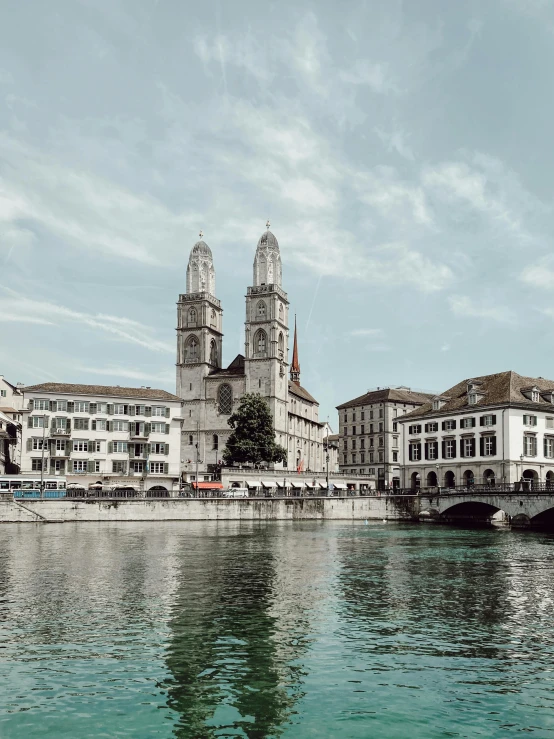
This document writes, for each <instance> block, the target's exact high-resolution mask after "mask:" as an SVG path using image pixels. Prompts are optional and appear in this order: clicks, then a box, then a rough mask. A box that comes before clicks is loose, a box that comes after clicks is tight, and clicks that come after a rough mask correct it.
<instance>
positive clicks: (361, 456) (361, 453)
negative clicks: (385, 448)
mask: <svg viewBox="0 0 554 739" xmlns="http://www.w3.org/2000/svg"><path fill="white" fill-rule="evenodd" d="M360 464H365V454H364V453H363V452H360Z"/></svg>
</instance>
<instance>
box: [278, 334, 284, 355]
mask: <svg viewBox="0 0 554 739" xmlns="http://www.w3.org/2000/svg"><path fill="white" fill-rule="evenodd" d="M279 351H280V352H281V357H282V356H283V354H284V351H285V339H284V336H283V332H281V333H280V334H279Z"/></svg>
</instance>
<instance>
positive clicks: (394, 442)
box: [392, 436, 398, 447]
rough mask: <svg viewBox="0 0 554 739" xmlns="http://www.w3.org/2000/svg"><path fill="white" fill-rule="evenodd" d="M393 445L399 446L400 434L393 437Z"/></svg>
mask: <svg viewBox="0 0 554 739" xmlns="http://www.w3.org/2000/svg"><path fill="white" fill-rule="evenodd" d="M392 445H393V446H395V447H397V446H398V436H393V437H392Z"/></svg>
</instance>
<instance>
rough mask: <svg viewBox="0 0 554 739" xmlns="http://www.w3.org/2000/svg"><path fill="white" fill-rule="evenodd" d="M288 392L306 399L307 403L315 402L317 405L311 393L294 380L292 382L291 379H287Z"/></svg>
mask: <svg viewBox="0 0 554 739" xmlns="http://www.w3.org/2000/svg"><path fill="white" fill-rule="evenodd" d="M289 393H290V394H291V395H296V396H297V397H299V398H302V400H307V401H308V402H309V403H315V404H316V405H319V403H318V402H317V400H316V399H315V398H314V397H313V395H310V393H309V392H308V391H307V390H306V389H305V388H303V387H302V385H297V384H296V382H293V381H292V380H289Z"/></svg>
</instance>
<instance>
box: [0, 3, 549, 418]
mask: <svg viewBox="0 0 554 739" xmlns="http://www.w3.org/2000/svg"><path fill="white" fill-rule="evenodd" d="M553 69H554V2H552V0H487V2H483V0H477V1H476V2H472V0H458V1H457V2H445V1H444V0H414V1H413V2H412V1H411V0H410V1H409V2H408V1H407V0H405V2H401V1H399V0H366V1H365V2H363V1H362V2H358V1H355V0H346V2H343V3H340V4H339V3H337V2H335V1H332V2H331V1H328V0H318V2H305V1H303V0H295V2H288V1H287V0H280V1H279V2H263V1H260V0H256V1H255V2H254V1H253V0H252V1H249V0H234V2H230V1H229V0H228V1H227V2H225V1H224V0H220V1H219V2H216V1H212V0H206V2H202V3H198V2H191V0H51V1H50V2H44V0H25V2H19V3H16V2H4V3H2V6H1V8H0V358H1V362H0V374H4V375H5V376H6V377H7V378H8V379H10V380H11V381H13V382H17V381H22V382H25V383H33V382H39V381H47V380H58V381H66V382H95V383H100V384H120V385H125V384H130V385H151V386H158V387H163V388H166V389H168V390H174V386H175V383H174V374H175V370H174V362H175V335H174V334H175V323H176V307H175V301H176V299H177V296H178V294H179V292H183V291H184V289H185V273H186V264H187V259H188V254H189V251H190V248H191V246H192V245H193V243H194V242H195V241H196V240H197V238H198V232H199V230H200V229H203V230H204V234H205V237H204V238H205V240H206V241H207V243H208V244H209V245H210V246H211V248H212V251H213V253H214V259H215V266H216V274H217V278H216V279H217V294H218V297H219V298H220V299H221V300H222V303H223V307H224V311H225V313H224V331H225V339H224V362H226V363H227V362H230V361H231V360H232V359H233V357H234V356H235V355H236V354H237V353H238V352H239V351H242V343H241V342H242V336H243V321H244V298H243V296H244V293H245V288H246V286H247V285H249V284H250V283H251V280H252V260H253V256H254V250H255V246H256V243H257V239H258V237H259V235H260V234H261V233H262V231H263V230H264V224H265V221H266V219H267V218H268V217H269V218H270V220H271V223H272V230H273V232H274V233H275V235H276V236H277V238H278V240H279V243H280V246H281V253H282V258H283V280H284V288H285V290H287V291H288V294H289V298H290V301H291V304H292V311H293V312H296V313H297V314H298V327H299V334H300V359H301V366H302V382H303V384H304V385H305V386H306V387H307V388H308V389H309V390H310V392H312V393H313V394H314V395H315V396H316V397H318V398H319V399H320V401H321V405H322V410H321V415H322V417H325V416H326V415H327V414H330V417H331V420H332V421H333V419H334V418H335V414H334V406H335V405H337V404H338V403H341V402H344V401H346V400H348V399H349V398H352V397H354V396H356V395H359V394H361V393H363V392H365V391H366V389H368V388H370V387H375V386H378V385H388V384H406V385H410V386H412V387H415V388H422V389H429V390H437V391H441V390H444V389H446V388H448V387H449V386H451V385H452V384H454V383H456V382H458V381H459V380H461V379H463V378H465V377H470V376H472V375H480V374H485V373H489V372H496V371H501V370H505V369H514V370H516V371H518V372H520V373H521V374H526V375H534V376H539V375H541V376H545V377H549V378H554V368H553V367H552V365H551V362H552V360H553V359H554V348H553V347H554V301H553V300H552V297H553V294H554V256H553V253H552V242H553V238H554V211H553V195H554V182H553V175H552V173H553V172H554V147H553V146H552V135H553V134H552V132H553V131H554V126H553V120H552V119H553V111H554V103H553V102H552V101H553V99H554V97H553V94H552V93H553V89H552V88H553V80H554V77H553V72H552V70H553Z"/></svg>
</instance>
